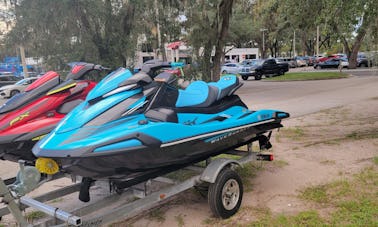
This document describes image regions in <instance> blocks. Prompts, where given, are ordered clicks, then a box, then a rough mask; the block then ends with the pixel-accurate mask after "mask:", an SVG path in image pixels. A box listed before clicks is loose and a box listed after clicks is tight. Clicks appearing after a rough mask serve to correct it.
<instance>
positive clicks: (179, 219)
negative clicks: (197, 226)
mask: <svg viewBox="0 0 378 227" xmlns="http://www.w3.org/2000/svg"><path fill="white" fill-rule="evenodd" d="M175 220H176V221H177V226H179V227H182V226H184V225H185V222H184V218H183V217H182V214H179V215H177V216H175Z"/></svg>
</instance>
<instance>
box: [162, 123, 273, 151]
mask: <svg viewBox="0 0 378 227" xmlns="http://www.w3.org/2000/svg"><path fill="white" fill-rule="evenodd" d="M272 121H275V119H270V120H266V121H260V122H257V123H253V124H249V125H243V126H239V127H235V128H229V129H224V130H221V131H216V132H212V133H207V134H202V135H198V136H193V137H189V138H186V139H182V140H177V141H174V142H171V143H164V144H162V145H160V147H168V146H173V145H176V144H179V143H185V142H188V141H191V140H196V139H201V138H204V137H209V136H215V135H218V134H222V133H225V132H229V131H235V130H238V129H243V128H248V127H252V126H256V125H261V124H265V123H269V122H272Z"/></svg>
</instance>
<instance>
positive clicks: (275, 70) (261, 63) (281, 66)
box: [239, 59, 289, 80]
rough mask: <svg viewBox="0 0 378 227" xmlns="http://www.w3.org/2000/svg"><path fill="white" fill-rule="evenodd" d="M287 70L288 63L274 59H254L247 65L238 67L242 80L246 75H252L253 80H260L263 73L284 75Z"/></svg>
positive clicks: (266, 74) (246, 77)
mask: <svg viewBox="0 0 378 227" xmlns="http://www.w3.org/2000/svg"><path fill="white" fill-rule="evenodd" d="M287 71H289V64H287V63H277V62H276V60H275V59H264V60H254V61H253V62H251V63H250V64H248V65H244V64H243V66H242V67H240V69H239V74H240V75H241V77H242V79H243V80H248V77H250V76H254V77H255V80H261V77H262V76H263V75H265V76H268V75H269V76H271V75H278V76H279V75H284V74H285V72H287Z"/></svg>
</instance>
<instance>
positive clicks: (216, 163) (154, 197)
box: [0, 143, 273, 226]
mask: <svg viewBox="0 0 378 227" xmlns="http://www.w3.org/2000/svg"><path fill="white" fill-rule="evenodd" d="M247 148H248V149H247V150H248V151H239V150H233V151H230V152H228V154H233V155H238V156H240V157H241V158H240V159H238V160H234V159H227V158H217V159H213V160H210V159H209V160H207V161H206V164H207V165H206V167H205V168H199V167H197V166H190V167H188V168H190V169H191V170H196V171H198V174H197V175H195V176H193V177H191V178H189V179H187V180H184V181H182V182H179V183H174V181H172V180H170V179H167V178H162V177H157V178H155V179H153V180H148V181H146V182H144V183H142V184H140V185H143V186H144V188H142V190H141V189H140V188H137V187H131V188H128V189H127V190H126V192H124V193H122V194H117V193H113V194H110V195H109V196H106V197H104V198H102V199H101V200H99V201H97V202H95V203H91V204H89V205H87V206H84V207H81V208H78V209H74V210H72V211H70V212H66V211H63V210H61V209H59V208H56V207H53V206H50V205H48V204H46V203H45V202H47V201H49V200H53V199H56V198H59V197H63V196H66V195H68V194H71V193H74V192H77V191H79V190H80V183H76V184H73V185H70V186H66V187H64V188H62V189H58V190H55V191H51V192H48V193H45V194H43V195H41V196H38V197H35V198H29V197H27V196H22V197H21V198H19V199H17V198H15V197H14V196H13V195H12V192H11V191H10V190H9V189H8V187H7V186H6V184H5V183H4V180H2V179H1V178H0V197H2V198H3V200H2V202H3V203H4V204H5V205H6V207H5V208H2V209H0V217H2V216H4V215H7V214H9V213H11V214H12V215H13V216H14V218H15V219H16V221H17V222H18V223H19V225H20V226H53V225H55V226H101V225H104V224H106V223H111V222H114V221H115V220H125V219H128V218H131V217H133V216H136V215H138V214H140V213H141V212H142V211H146V210H149V209H151V208H153V207H155V206H157V205H158V204H160V203H162V202H164V201H167V200H168V199H169V198H171V197H172V196H175V195H177V194H179V193H181V192H183V191H186V190H188V189H190V188H192V187H195V186H198V185H199V184H202V183H206V184H212V183H214V182H216V180H217V176H218V174H219V173H220V172H221V171H222V170H223V169H225V168H232V169H233V168H235V167H237V166H242V165H243V164H245V163H248V162H250V161H254V160H272V157H273V156H272V155H271V154H262V153H261V152H254V151H252V143H251V144H248V145H247ZM153 181H158V182H165V183H174V184H172V185H171V186H169V187H166V188H162V189H160V190H158V191H155V192H152V193H149V192H148V186H149V185H151V183H152V182H153ZM140 185H139V186H140ZM135 197H138V198H139V199H137V200H135V201H132V202H130V199H133V198H135ZM119 201H125V202H124V203H123V204H121V205H117V207H115V208H114V209H107V210H104V211H102V212H101V213H100V214H96V215H93V214H92V213H93V212H94V211H97V210H99V209H100V208H104V207H108V206H109V207H110V206H111V205H112V204H114V203H115V202H119ZM26 207H32V208H34V209H37V210H39V211H42V212H44V213H46V214H48V215H50V216H51V218H50V219H48V220H45V221H43V222H42V223H39V224H36V225H30V224H28V223H27V222H26V219H25V217H24V216H23V215H22V210H24V209H25V208H26ZM97 213H98V212H97ZM75 214H80V216H77V215H75ZM91 214H92V215H91Z"/></svg>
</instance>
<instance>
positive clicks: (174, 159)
mask: <svg viewBox="0 0 378 227" xmlns="http://www.w3.org/2000/svg"><path fill="white" fill-rule="evenodd" d="M168 66H170V65H169V64H168V63H164V62H156V63H155V64H148V65H145V66H144V67H143V68H142V70H141V71H140V72H138V73H136V74H134V75H133V74H132V73H131V72H130V71H129V70H127V69H124V68H120V69H118V70H116V71H114V72H112V73H111V74H109V75H108V76H106V77H105V78H104V79H103V80H102V81H101V82H100V83H99V84H98V85H97V86H96V87H95V88H94V89H93V90H92V91H91V92H90V93H89V94H88V96H87V97H86V100H85V101H84V102H83V103H81V104H80V105H79V106H77V107H76V108H75V109H74V110H73V111H71V112H70V113H69V114H68V115H67V116H66V117H65V118H64V119H63V120H62V121H61V122H60V123H59V125H58V126H57V127H56V128H55V129H54V130H53V131H52V132H51V133H50V134H48V135H47V136H46V137H45V138H43V139H42V140H41V141H40V142H39V143H38V144H37V145H36V146H34V148H33V153H34V155H35V156H36V157H40V158H49V159H52V160H54V161H55V163H57V165H58V166H59V167H60V170H61V171H63V172H66V173H69V174H74V175H79V176H83V177H84V178H86V179H90V180H97V179H104V178H105V179H111V180H119V179H126V180H125V181H124V182H123V183H124V184H123V186H124V187H129V186H131V185H133V184H136V183H139V182H142V181H145V180H147V179H150V178H153V177H156V176H159V175H161V174H162V173H167V172H170V171H174V170H177V169H180V168H183V167H184V166H186V165H190V164H192V163H196V162H199V161H201V160H205V159H207V158H209V157H211V156H215V155H218V154H221V153H224V152H227V151H229V150H230V149H234V148H237V147H240V146H242V145H245V144H248V143H250V142H252V141H256V140H261V139H262V138H263V137H264V138H266V137H265V136H264V134H266V133H267V132H269V131H271V130H272V129H275V128H280V127H282V125H281V120H282V119H284V118H287V117H289V114H288V113H285V112H282V111H278V110H259V111H252V110H248V108H247V106H246V105H245V104H244V103H243V102H242V101H241V100H240V98H239V97H238V96H237V95H235V94H234V93H235V91H236V90H237V89H238V88H240V87H241V85H242V84H241V83H240V82H239V79H238V77H236V76H235V75H225V76H223V77H221V79H220V80H219V81H218V82H211V83H205V82H203V81H195V82H192V83H191V84H190V85H189V86H188V87H187V88H186V89H185V90H181V89H178V88H177V87H176V86H174V85H173V83H172V82H171V81H173V80H174V76H173V75H171V74H169V73H166V72H163V73H161V74H158V75H157V76H155V75H154V74H153V72H155V71H156V70H157V69H160V68H162V67H168ZM155 74H156V73H155ZM37 162H38V160H37ZM54 165H55V164H54Z"/></svg>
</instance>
